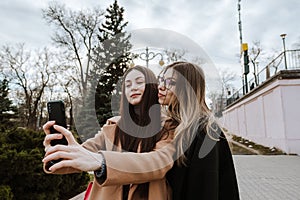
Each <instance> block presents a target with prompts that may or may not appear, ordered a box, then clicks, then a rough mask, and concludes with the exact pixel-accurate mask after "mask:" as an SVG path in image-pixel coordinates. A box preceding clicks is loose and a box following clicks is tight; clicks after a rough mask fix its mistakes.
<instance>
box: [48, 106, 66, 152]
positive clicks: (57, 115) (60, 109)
mask: <svg viewBox="0 0 300 200" xmlns="http://www.w3.org/2000/svg"><path fill="white" fill-rule="evenodd" d="M47 109H48V116H49V121H52V120H54V121H55V124H56V125H59V126H62V127H64V128H67V120H66V112H65V105H64V102H63V101H62V100H56V101H49V102H48V103H47ZM50 133H58V131H56V130H55V129H54V128H53V127H51V128H50ZM50 144H51V146H54V145H57V144H64V145H67V144H68V142H67V140H66V138H65V137H63V138H62V139H59V140H52V141H51V143H50Z"/></svg>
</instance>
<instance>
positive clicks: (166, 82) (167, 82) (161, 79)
mask: <svg viewBox="0 0 300 200" xmlns="http://www.w3.org/2000/svg"><path fill="white" fill-rule="evenodd" d="M157 81H158V85H161V84H162V83H163V86H164V87H165V88H167V89H170V88H171V87H172V86H175V85H176V81H174V80H173V79H172V78H166V79H165V78H164V77H162V76H158V77H157Z"/></svg>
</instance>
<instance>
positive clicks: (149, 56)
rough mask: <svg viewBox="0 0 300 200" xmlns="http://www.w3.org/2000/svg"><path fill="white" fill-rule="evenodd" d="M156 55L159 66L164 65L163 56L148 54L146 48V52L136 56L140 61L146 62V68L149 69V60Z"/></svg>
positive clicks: (153, 53)
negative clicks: (158, 57) (158, 59)
mask: <svg viewBox="0 0 300 200" xmlns="http://www.w3.org/2000/svg"><path fill="white" fill-rule="evenodd" d="M158 55H159V56H160V61H159V65H160V66H163V65H164V64H165V63H164V61H163V55H162V54H161V53H155V52H151V51H150V52H149V48H148V47H146V52H143V53H140V54H139V55H138V56H139V58H140V59H141V60H144V61H146V66H147V67H149V60H152V59H154V58H155V57H156V56H158Z"/></svg>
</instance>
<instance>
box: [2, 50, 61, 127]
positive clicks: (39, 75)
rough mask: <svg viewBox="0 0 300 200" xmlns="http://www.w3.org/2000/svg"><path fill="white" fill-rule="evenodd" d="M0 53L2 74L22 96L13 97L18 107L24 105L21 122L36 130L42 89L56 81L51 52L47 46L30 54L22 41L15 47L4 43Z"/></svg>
mask: <svg viewBox="0 0 300 200" xmlns="http://www.w3.org/2000/svg"><path fill="white" fill-rule="evenodd" d="M0 56H1V61H2V65H3V66H4V68H5V70H4V72H5V76H6V77H8V78H9V81H10V83H11V84H14V86H13V87H12V88H14V90H15V93H16V95H19V96H20V97H21V99H17V98H15V100H18V105H19V106H20V105H23V108H24V109H23V111H24V112H23V115H22V116H23V117H24V118H23V119H24V125H25V126H26V127H30V128H33V129H35V128H36V125H37V117H38V116H37V114H38V109H39V104H40V102H41V98H42V95H43V93H44V91H45V88H46V87H47V86H49V87H51V84H52V85H54V84H55V83H56V78H55V73H56V71H57V70H56V68H55V67H53V66H52V65H53V64H54V62H53V55H52V54H51V53H50V52H49V50H48V49H46V48H45V49H43V50H42V51H38V50H37V51H36V52H34V53H33V52H31V51H26V50H25V48H24V44H19V45H18V46H17V47H16V48H13V47H9V46H4V47H3V48H2V51H1V53H0Z"/></svg>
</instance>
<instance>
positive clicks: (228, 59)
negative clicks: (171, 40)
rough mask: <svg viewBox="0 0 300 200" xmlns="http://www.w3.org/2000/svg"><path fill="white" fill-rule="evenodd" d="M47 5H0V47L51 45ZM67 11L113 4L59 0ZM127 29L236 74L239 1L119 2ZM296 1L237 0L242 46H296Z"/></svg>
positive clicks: (23, 1) (17, 1) (299, 29)
mask: <svg viewBox="0 0 300 200" xmlns="http://www.w3.org/2000/svg"><path fill="white" fill-rule="evenodd" d="M48 2H49V1H48V0H1V1H0V25H1V26H0V44H1V45H4V44H10V45H12V44H15V43H20V42H23V43H25V44H26V46H27V47H32V48H42V47H45V46H49V45H50V44H51V40H50V37H51V34H52V33H53V30H51V28H50V27H49V26H48V25H47V24H46V22H45V20H44V19H43V18H42V12H41V9H42V8H46V7H47V5H48ZM59 2H61V3H64V4H65V5H66V6H67V7H68V8H71V9H85V8H91V7H93V6H100V7H101V8H103V9H105V8H107V6H108V5H109V4H111V3H113V0H110V1H107V0H102V1H101V0H60V1H59ZM119 4H120V5H121V6H123V7H124V8H125V17H126V20H127V21H129V25H128V27H127V28H128V30H129V31H130V30H136V29H142V28H162V29H167V30H170V31H174V32H176V33H179V34H182V35H184V36H186V37H188V38H189V39H191V40H193V41H194V42H196V43H197V44H198V45H199V46H200V47H201V48H202V49H203V50H204V51H205V52H206V54H207V55H208V56H209V57H210V58H211V60H212V61H213V62H214V64H215V66H216V67H217V68H218V69H227V68H229V69H230V70H232V71H235V72H237V73H241V67H240V64H239V60H238V57H237V55H238V54H239V51H240V39H239V30H238V11H237V4H238V0H205V1H204V0H135V1H134V0H122V1H119ZM299 13H300V0H247V1H246V0H242V1H241V17H242V36H243V42H247V43H248V45H249V47H251V45H252V43H253V41H260V42H261V45H262V48H263V49H264V51H265V52H275V51H277V52H278V53H279V52H280V51H281V50H282V48H283V47H282V46H283V45H282V39H281V38H280V34H282V33H286V34H287V37H286V47H287V49H294V48H295V46H294V44H295V43H299V42H300V26H299V18H300V17H299Z"/></svg>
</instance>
